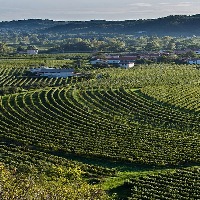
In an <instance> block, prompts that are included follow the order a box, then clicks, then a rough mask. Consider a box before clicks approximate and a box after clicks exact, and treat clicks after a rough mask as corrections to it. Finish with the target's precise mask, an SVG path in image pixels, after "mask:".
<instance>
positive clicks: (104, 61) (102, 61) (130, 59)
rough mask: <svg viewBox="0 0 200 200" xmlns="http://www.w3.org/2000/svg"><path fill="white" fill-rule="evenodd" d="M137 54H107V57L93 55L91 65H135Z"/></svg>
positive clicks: (124, 66) (127, 66)
mask: <svg viewBox="0 0 200 200" xmlns="http://www.w3.org/2000/svg"><path fill="white" fill-rule="evenodd" d="M135 59H136V57H135V56H119V55H115V56H111V55H108V56H105V58H96V57H93V58H92V59H91V60H90V64H91V65H115V66H119V67H122V68H125V69H128V68H131V67H134V65H135Z"/></svg>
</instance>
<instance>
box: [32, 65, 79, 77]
mask: <svg viewBox="0 0 200 200" xmlns="http://www.w3.org/2000/svg"><path fill="white" fill-rule="evenodd" d="M30 72H32V73H35V74H36V75H37V76H43V77H53V78H67V77H71V76H75V75H76V74H75V73H74V69H56V68H50V67H42V68H33V69H30Z"/></svg>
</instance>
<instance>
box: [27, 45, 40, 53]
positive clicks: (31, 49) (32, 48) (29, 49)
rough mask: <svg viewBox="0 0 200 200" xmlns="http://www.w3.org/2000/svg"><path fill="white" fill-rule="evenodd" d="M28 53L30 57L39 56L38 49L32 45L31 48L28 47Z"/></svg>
mask: <svg viewBox="0 0 200 200" xmlns="http://www.w3.org/2000/svg"><path fill="white" fill-rule="evenodd" d="M26 52H27V54H29V55H36V54H38V48H36V47H35V46H33V45H30V46H28V47H27V51H26Z"/></svg>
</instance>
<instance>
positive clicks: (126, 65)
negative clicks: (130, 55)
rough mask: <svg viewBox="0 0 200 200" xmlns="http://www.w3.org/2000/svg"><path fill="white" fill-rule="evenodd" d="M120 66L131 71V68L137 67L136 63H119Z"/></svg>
mask: <svg viewBox="0 0 200 200" xmlns="http://www.w3.org/2000/svg"><path fill="white" fill-rule="evenodd" d="M119 66H120V67H122V68H125V69H129V68H131V67H134V66H135V63H134V62H125V63H124V62H120V63H119Z"/></svg>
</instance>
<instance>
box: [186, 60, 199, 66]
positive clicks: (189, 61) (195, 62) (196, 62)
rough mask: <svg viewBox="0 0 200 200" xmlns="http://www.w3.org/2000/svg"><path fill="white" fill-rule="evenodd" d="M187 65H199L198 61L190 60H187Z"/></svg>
mask: <svg viewBox="0 0 200 200" xmlns="http://www.w3.org/2000/svg"><path fill="white" fill-rule="evenodd" d="M188 64H191V65H192V64H196V65H200V59H191V60H188Z"/></svg>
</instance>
